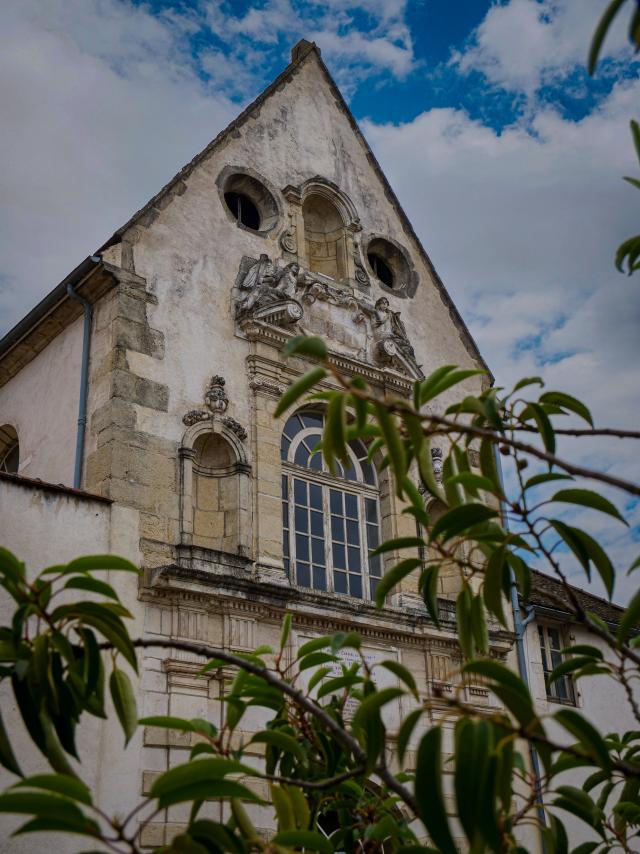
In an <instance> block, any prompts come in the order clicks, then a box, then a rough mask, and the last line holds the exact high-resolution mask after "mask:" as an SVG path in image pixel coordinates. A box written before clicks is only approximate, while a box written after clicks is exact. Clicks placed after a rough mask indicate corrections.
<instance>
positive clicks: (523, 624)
mask: <svg viewBox="0 0 640 854" xmlns="http://www.w3.org/2000/svg"><path fill="white" fill-rule="evenodd" d="M494 456H495V460H496V468H497V470H498V477H499V478H500V486H501V487H502V491H503V492H504V479H503V477H502V463H501V460H500V455H499V454H498V449H497V447H496V446H495V445H494ZM502 523H503V525H504V527H505V529H508V527H509V526H508V523H507V518H506V515H505V514H504V513H502ZM511 610H512V611H513V627H514V629H515V633H516V654H517V656H518V670H519V671H520V676H521V678H522V681H523V682H524V684H525V685H526V686H527V688H529V689H531V684H530V682H529V670H528V668H527V657H526V655H525V649H524V634H525V632H526V630H527V626H528V625H529V623H530V622H531V621H532V620H533V618H534V617H535V611H534V609H533V607H532V606H531V605H528V606H527V607H526V609H525V610H526V616H525V618H524V620H523V619H522V614H521V612H520V601H519V599H518V585H517V584H516V577H515V574H514V572H513V570H512V571H511ZM529 760H530V762H531V770H532V771H533V778H534V785H535V787H536V812H537V813H538V821H539V822H540V846H541V849H542V854H547V840H546V838H545V835H544V828H545V827H546V826H547V818H546V816H545V813H544V807H543V805H542V795H541V794H540V792H541V788H542V787H541V780H540V761H539V759H538V753H537V751H536V749H535V747H534V746H533V744H532V743H531V742H529Z"/></svg>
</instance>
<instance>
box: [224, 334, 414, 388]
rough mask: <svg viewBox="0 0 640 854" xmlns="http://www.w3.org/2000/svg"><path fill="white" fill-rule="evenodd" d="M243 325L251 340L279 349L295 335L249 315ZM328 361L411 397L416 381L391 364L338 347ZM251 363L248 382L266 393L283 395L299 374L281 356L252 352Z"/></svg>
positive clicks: (248, 362)
mask: <svg viewBox="0 0 640 854" xmlns="http://www.w3.org/2000/svg"><path fill="white" fill-rule="evenodd" d="M241 329H242V331H243V333H244V334H245V335H246V337H247V338H248V339H249V341H255V342H261V343H263V344H268V345H270V346H271V347H273V348H274V349H275V350H277V351H278V353H279V351H280V350H282V348H283V347H284V346H285V344H286V343H287V342H288V341H289V340H290V339H291V338H293V337H294V335H295V333H294V332H289V331H288V330H286V329H281V328H279V327H276V326H271V325H270V324H268V323H263V322H262V321H259V320H254V319H247V320H244V321H243V322H242V323H241ZM329 362H330V364H332V365H334V366H335V367H336V368H337V369H338V370H339V371H340V373H341V374H344V375H345V376H348V377H352V376H356V375H357V376H360V377H362V378H363V379H364V380H366V381H367V382H368V383H369V385H371V386H375V387H377V388H380V389H384V390H388V391H392V392H394V393H395V394H398V395H399V396H401V397H408V396H409V395H410V394H411V390H412V388H413V381H412V380H411V379H409V378H408V377H404V376H402V375H401V374H399V373H397V372H396V371H393V370H391V369H389V368H381V367H376V366H374V365H371V364H368V363H366V362H362V361H360V360H359V359H355V358H353V357H351V356H347V355H345V354H343V353H337V352H336V351H335V350H330V351H329ZM247 365H248V367H249V386H250V388H252V389H254V390H258V389H261V388H263V389H264V390H266V391H267V393H273V394H277V395H280V394H282V391H284V389H285V388H286V387H287V385H289V384H290V383H291V382H293V381H294V380H295V379H297V377H298V376H299V375H300V371H296V370H295V369H294V368H292V366H291V360H290V361H289V363H287V364H284V363H283V362H281V361H279V360H278V359H269V358H268V357H266V356H262V355H256V354H252V355H250V356H248V357H247Z"/></svg>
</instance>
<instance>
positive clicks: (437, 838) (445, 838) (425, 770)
mask: <svg viewBox="0 0 640 854" xmlns="http://www.w3.org/2000/svg"><path fill="white" fill-rule="evenodd" d="M442 777H443V774H442V729H441V727H439V726H434V727H432V728H431V729H430V730H429V732H428V733H427V734H426V735H425V736H424V737H423V739H422V741H421V742H420V746H419V747H418V757H417V762H416V777H415V789H414V795H415V799H416V802H417V805H418V815H419V816H420V819H421V820H422V823H423V824H424V826H425V827H426V829H427V832H428V834H429V836H430V837H431V839H432V840H433V841H434V843H435V844H436V846H437V847H438V848H439V849H440V851H441V852H442V854H457V848H456V846H455V843H454V841H453V837H452V836H451V830H450V829H449V822H448V819H447V811H446V809H445V805H444V797H443V794H442Z"/></svg>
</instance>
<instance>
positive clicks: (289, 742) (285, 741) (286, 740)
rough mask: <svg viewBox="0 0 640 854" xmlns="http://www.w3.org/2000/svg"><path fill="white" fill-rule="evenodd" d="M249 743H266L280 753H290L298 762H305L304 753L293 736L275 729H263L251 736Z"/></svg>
mask: <svg viewBox="0 0 640 854" xmlns="http://www.w3.org/2000/svg"><path fill="white" fill-rule="evenodd" d="M249 743H250V744H267V745H269V747H275V748H277V749H278V750H280V751H281V752H282V753H291V754H292V755H293V756H295V757H296V759H297V760H298V761H299V762H302V763H303V764H304V763H306V755H305V752H304V750H303V749H302V745H300V744H299V743H298V742H297V741H296V740H295V738H294V737H293V736H291V735H288V734H287V733H286V732H281V731H280V730H275V729H265V730H262V731H261V732H258V733H256V735H254V736H253V738H252V739H251V741H250V742H249Z"/></svg>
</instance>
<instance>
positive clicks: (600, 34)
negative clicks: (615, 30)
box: [587, 0, 625, 74]
mask: <svg viewBox="0 0 640 854" xmlns="http://www.w3.org/2000/svg"><path fill="white" fill-rule="evenodd" d="M624 2H625V0H612V2H611V3H609V5H608V6H607V8H606V9H605V11H604V14H603V15H602V17H601V18H600V21H599V23H598V26H597V27H596V31H595V33H594V34H593V38H592V40H591V47H590V48H589V56H588V57H587V70H588V72H589V74H593V72H594V71H595V70H596V65H597V64H598V56H599V55H600V49H601V47H602V43H603V42H604V39H605V36H606V35H607V32H608V30H609V27H610V26H611V22H612V21H613V19H614V18H615V16H616V15H617V13H618V10H619V9H620V7H621V6H622V4H623V3H624Z"/></svg>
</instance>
